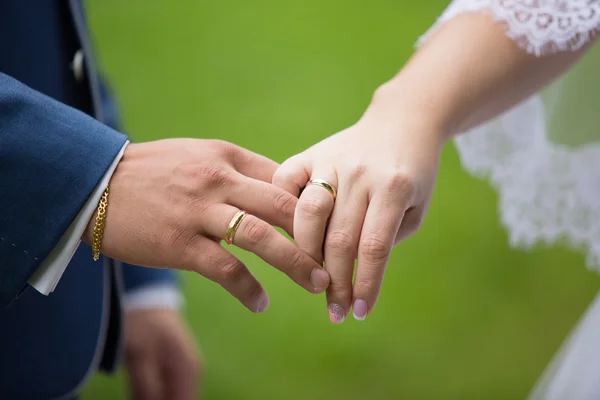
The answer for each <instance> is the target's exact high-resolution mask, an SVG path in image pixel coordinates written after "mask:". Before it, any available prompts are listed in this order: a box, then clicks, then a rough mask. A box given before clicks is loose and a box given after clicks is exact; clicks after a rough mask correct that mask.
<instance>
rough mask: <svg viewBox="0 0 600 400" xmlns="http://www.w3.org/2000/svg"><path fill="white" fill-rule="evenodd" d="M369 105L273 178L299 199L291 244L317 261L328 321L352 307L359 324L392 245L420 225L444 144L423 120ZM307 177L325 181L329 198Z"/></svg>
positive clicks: (378, 284) (375, 294)
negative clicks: (327, 280)
mask: <svg viewBox="0 0 600 400" xmlns="http://www.w3.org/2000/svg"><path fill="white" fill-rule="evenodd" d="M382 97H385V95H383V96H382ZM377 100H378V96H377V95H376V97H375V100H374V103H373V105H372V106H371V107H370V108H369V110H367V112H366V113H365V115H364V116H363V117H362V118H361V120H360V121H359V122H358V123H357V124H356V125H354V126H352V127H350V128H348V129H345V130H343V131H341V132H339V133H337V134H335V135H333V136H331V137H329V138H327V139H325V140H323V141H322V142H320V143H317V144H316V145H314V146H313V147H311V148H309V149H308V150H306V151H304V152H303V153H300V154H298V155H296V156H294V157H292V158H290V159H288V160H287V161H285V162H284V163H283V164H282V165H281V167H280V168H279V169H278V170H277V172H276V173H275V175H274V177H273V183H274V184H276V185H278V186H280V187H281V188H283V189H286V190H287V191H289V192H290V193H292V194H294V195H300V200H299V201H298V204H297V206H296V213H295V217H294V238H295V239H296V242H297V244H298V246H299V247H300V248H301V249H302V250H304V251H305V252H307V253H308V254H309V255H310V256H311V257H313V258H314V259H315V260H316V261H318V262H323V261H325V266H326V269H327V271H328V272H329V274H330V276H331V284H330V286H329V288H328V290H327V300H328V311H329V316H330V319H331V321H332V322H333V323H341V322H342V321H343V320H344V319H345V318H346V316H347V315H348V312H349V310H350V308H351V307H352V306H353V309H354V317H355V318H356V319H359V320H363V319H364V318H365V317H366V316H367V314H369V312H371V311H372V310H373V307H374V306H375V303H376V301H377V297H378V295H379V290H380V288H381V284H382V281H383V275H384V272H385V267H386V264H387V262H388V259H389V256H390V252H391V250H392V247H393V246H394V245H395V244H397V243H398V242H400V241H401V240H402V239H404V238H406V237H408V236H410V235H411V234H413V233H414V232H415V231H416V230H417V229H418V228H419V226H420V225H421V222H422V220H423V216H424V213H425V211H426V209H427V205H428V203H429V199H430V197H431V193H432V189H433V186H434V182H435V178H436V175H437V169H438V163H439V157H440V152H441V148H442V146H443V142H444V140H445V139H443V138H442V137H443V135H439V134H437V133H438V132H437V130H436V129H434V128H433V127H429V126H427V121H426V119H425V118H416V116H415V115H409V116H405V117H403V116H401V115H400V114H399V113H397V112H394V111H393V110H391V109H386V106H384V105H383V104H385V103H384V102H382V105H381V106H380V105H379V104H378V101H377ZM310 179H321V180H324V181H326V182H327V183H329V184H330V185H331V186H332V187H333V188H334V190H335V191H337V197H336V199H335V200H334V196H333V195H332V194H333V193H331V192H330V191H329V190H326V188H325V187H323V186H321V185H318V184H310V183H309V180H310ZM356 258H358V266H357V271H356V278H355V282H354V287H353V286H352V278H353V273H354V261H355V260H356Z"/></svg>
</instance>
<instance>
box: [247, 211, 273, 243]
mask: <svg viewBox="0 0 600 400" xmlns="http://www.w3.org/2000/svg"><path fill="white" fill-rule="evenodd" d="M245 221H246V226H245V229H244V230H245V233H246V237H247V239H248V241H249V242H250V243H251V244H252V245H261V244H263V243H265V242H266V241H267V240H268V239H269V236H270V233H271V226H270V225H268V224H267V223H266V222H264V221H262V220H260V219H258V218H256V217H253V216H248V217H246V220H245Z"/></svg>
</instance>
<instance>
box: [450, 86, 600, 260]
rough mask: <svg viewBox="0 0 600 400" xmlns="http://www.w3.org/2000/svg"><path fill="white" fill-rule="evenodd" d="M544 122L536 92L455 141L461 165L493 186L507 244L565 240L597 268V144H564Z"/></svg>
mask: <svg viewBox="0 0 600 400" xmlns="http://www.w3.org/2000/svg"><path fill="white" fill-rule="evenodd" d="M546 129H547V127H546V123H545V108H544V104H543V103H542V100H541V98H540V97H539V96H535V97H533V98H531V99H529V100H527V101H526V102H524V103H522V104H521V105H519V106H518V107H516V108H514V109H513V110H511V111H509V112H507V113H505V114H504V115H503V116H502V117H500V118H499V119H497V120H495V121H493V122H491V123H488V124H485V125H482V126H480V127H478V128H475V129H474V130H472V131H471V132H469V133H467V134H465V135H461V136H459V137H458V138H457V139H456V140H455V143H456V145H457V148H458V151H459V153H460V158H461V162H462V164H463V167H464V168H465V169H466V170H467V171H468V172H470V173H471V174H473V175H475V176H478V177H483V178H487V179H488V180H489V181H490V182H491V184H492V185H493V186H494V187H495V188H496V189H497V190H498V193H499V195H500V204H499V208H500V215H501V219H502V222H503V224H504V225H505V226H506V227H507V229H508V231H509V237H510V243H511V245H512V246H516V247H524V248H530V247H532V246H533V245H535V244H536V243H538V242H544V243H548V244H554V243H556V242H560V241H563V242H567V244H569V245H570V246H571V247H573V248H575V249H577V250H585V251H586V253H587V261H588V266H589V267H591V268H593V269H595V270H598V271H600V223H599V221H600V200H599V199H600V143H599V142H595V143H594V144H588V145H586V146H584V147H579V148H569V147H566V146H562V145H558V144H554V143H552V142H550V141H549V140H548V138H547V137H546Z"/></svg>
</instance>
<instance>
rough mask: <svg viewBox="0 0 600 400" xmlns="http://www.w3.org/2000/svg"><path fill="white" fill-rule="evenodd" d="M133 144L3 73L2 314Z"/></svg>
mask: <svg viewBox="0 0 600 400" xmlns="http://www.w3.org/2000/svg"><path fill="white" fill-rule="evenodd" d="M126 140H127V138H126V136H124V135H122V134H120V133H118V132H117V131H115V130H114V129H112V128H110V127H108V126H106V125H104V124H102V123H100V122H98V121H96V120H95V119H93V118H91V117H90V116H88V115H86V114H84V113H82V112H80V111H78V110H76V109H74V108H71V107H68V106H66V105H64V104H62V103H60V102H57V101H56V100H53V99H51V98H50V97H47V96H45V95H43V94H41V93H39V92H37V91H35V90H33V89H31V88H29V87H27V86H25V85H23V84H22V83H20V82H18V81H17V80H15V79H13V78H11V77H9V76H8V75H6V74H2V73H0V306H5V305H7V304H8V303H9V302H10V301H12V300H13V299H14V298H15V297H16V296H17V295H18V293H19V292H20V290H21V289H22V288H23V287H24V286H25V285H26V283H27V281H28V280H29V278H30V277H31V275H32V274H33V272H35V270H36V268H37V267H38V266H39V265H40V263H41V261H42V260H44V258H45V257H46V256H47V255H48V253H49V252H50V251H51V250H52V249H53V248H54V247H55V246H56V244H57V242H58V240H59V239H60V237H61V235H62V234H63V233H64V232H65V231H66V230H67V228H68V227H69V225H70V224H71V223H72V221H73V220H74V219H75V217H76V216H77V214H78V213H79V211H80V210H81V208H82V207H83V205H84V204H85V202H86V200H87V199H88V198H89V196H90V194H91V193H92V192H93V190H94V189H95V187H96V186H97V185H98V183H99V181H100V180H101V179H102V177H103V176H104V174H105V172H106V170H107V169H108V167H109V166H110V164H111V163H112V162H113V160H114V159H115V157H116V156H117V154H118V153H119V151H120V149H121V148H122V147H123V145H124V144H125V142H126Z"/></svg>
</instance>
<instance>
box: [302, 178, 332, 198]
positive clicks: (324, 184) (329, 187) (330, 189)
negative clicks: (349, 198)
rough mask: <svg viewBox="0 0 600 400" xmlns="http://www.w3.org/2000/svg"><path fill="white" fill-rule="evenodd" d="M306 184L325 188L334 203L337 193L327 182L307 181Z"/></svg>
mask: <svg viewBox="0 0 600 400" xmlns="http://www.w3.org/2000/svg"><path fill="white" fill-rule="evenodd" d="M308 184H309V185H317V186H321V187H322V188H325V189H326V190H327V191H328V192H329V193H331V195H332V196H333V200H334V201H335V198H336V197H337V192H336V191H335V188H334V187H333V186H331V185H330V184H329V182H327V181H326V180H325V179H311V180H310V181H308Z"/></svg>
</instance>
